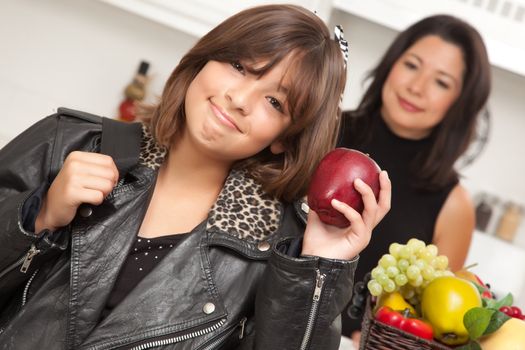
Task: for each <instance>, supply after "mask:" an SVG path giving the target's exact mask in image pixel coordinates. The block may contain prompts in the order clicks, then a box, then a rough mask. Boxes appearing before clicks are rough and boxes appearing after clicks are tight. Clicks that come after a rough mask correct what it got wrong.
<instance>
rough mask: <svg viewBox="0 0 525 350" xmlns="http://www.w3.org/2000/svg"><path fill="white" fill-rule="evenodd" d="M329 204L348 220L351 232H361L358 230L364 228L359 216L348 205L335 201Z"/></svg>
mask: <svg viewBox="0 0 525 350" xmlns="http://www.w3.org/2000/svg"><path fill="white" fill-rule="evenodd" d="M331 204H332V207H334V208H335V209H336V210H337V211H339V212H340V213H342V214H343V215H344V216H345V217H346V218H347V219H348V221H350V227H351V228H352V230H354V231H357V232H361V231H360V230H361V229H362V228H365V227H366V225H365V223H364V221H363V219H362V216H361V214H359V213H358V212H357V211H356V210H355V209H354V208H352V207H351V206H349V205H348V204H346V203H343V202H341V201H338V200H337V199H332V202H331Z"/></svg>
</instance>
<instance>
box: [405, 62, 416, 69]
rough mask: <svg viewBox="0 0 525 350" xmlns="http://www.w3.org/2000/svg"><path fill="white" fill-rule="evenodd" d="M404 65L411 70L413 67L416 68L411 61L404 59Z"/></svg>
mask: <svg viewBox="0 0 525 350" xmlns="http://www.w3.org/2000/svg"><path fill="white" fill-rule="evenodd" d="M404 65H405V67H407V68H408V69H410V70H413V69H416V68H417V65H415V64H414V63H412V62H410V61H405V62H404Z"/></svg>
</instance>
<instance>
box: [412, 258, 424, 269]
mask: <svg viewBox="0 0 525 350" xmlns="http://www.w3.org/2000/svg"><path fill="white" fill-rule="evenodd" d="M414 265H415V266H417V267H418V268H419V269H420V270H423V269H424V268H425V267H426V266H427V263H426V261H425V260H423V259H417V260H416V262H415V263H414Z"/></svg>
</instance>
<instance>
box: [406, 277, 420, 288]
mask: <svg viewBox="0 0 525 350" xmlns="http://www.w3.org/2000/svg"><path fill="white" fill-rule="evenodd" d="M408 283H410V285H411V286H413V287H419V286H421V285H422V284H423V276H421V275H417V277H416V278H414V279H410V280H409V281H408Z"/></svg>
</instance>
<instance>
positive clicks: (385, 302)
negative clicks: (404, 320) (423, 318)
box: [376, 292, 417, 316]
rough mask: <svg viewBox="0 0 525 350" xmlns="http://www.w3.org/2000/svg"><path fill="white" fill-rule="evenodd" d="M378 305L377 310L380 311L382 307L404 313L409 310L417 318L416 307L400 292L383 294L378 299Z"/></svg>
mask: <svg viewBox="0 0 525 350" xmlns="http://www.w3.org/2000/svg"><path fill="white" fill-rule="evenodd" d="M376 305H377V306H376V309H379V308H380V307H381V306H388V307H390V308H391V309H392V310H398V311H403V310H405V309H407V308H408V309H409V310H410V313H411V314H412V315H414V316H417V312H416V310H415V309H414V307H413V306H412V305H410V304H409V303H408V302H407V301H406V300H405V298H403V296H402V295H401V293H399V292H392V293H383V294H381V295H380V296H379V298H378V299H377V304H376Z"/></svg>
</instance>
